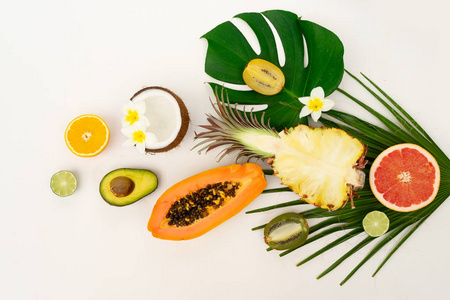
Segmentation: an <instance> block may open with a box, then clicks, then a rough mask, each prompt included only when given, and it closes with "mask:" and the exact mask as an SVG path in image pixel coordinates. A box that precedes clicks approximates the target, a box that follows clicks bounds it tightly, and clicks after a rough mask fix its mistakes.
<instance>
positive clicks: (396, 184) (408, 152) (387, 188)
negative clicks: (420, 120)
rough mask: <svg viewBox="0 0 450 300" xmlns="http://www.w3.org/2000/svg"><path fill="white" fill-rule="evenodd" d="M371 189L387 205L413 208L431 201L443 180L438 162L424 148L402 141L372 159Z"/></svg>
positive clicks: (395, 208)
mask: <svg viewBox="0 0 450 300" xmlns="http://www.w3.org/2000/svg"><path fill="white" fill-rule="evenodd" d="M369 181H370V188H371V189H372V192H373V194H374V195H375V197H376V198H377V199H378V200H379V201H380V202H381V203H382V204H383V205H385V206H386V207H388V208H390V209H393V210H396V211H404V212H407V211H413V210H417V209H419V208H422V207H425V206H426V205H428V204H430V203H431V201H433V199H434V198H435V197H436V194H437V192H438V188H439V182H440V172H439V165H438V163H437V162H436V160H435V159H434V157H433V156H432V155H431V154H430V153H429V152H428V151H426V150H425V149H423V148H422V147H420V146H418V145H414V144H399V145H395V146H392V147H390V148H388V149H386V150H384V151H383V152H382V153H381V154H380V155H379V156H378V157H377V158H376V159H375V161H374V162H373V164H372V167H371V168H370V174H369Z"/></svg>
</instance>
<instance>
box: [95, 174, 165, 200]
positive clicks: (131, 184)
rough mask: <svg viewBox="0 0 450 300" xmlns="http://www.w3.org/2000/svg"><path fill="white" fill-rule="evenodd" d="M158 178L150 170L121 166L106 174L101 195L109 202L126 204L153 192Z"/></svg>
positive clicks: (101, 184) (101, 183) (102, 181)
mask: <svg viewBox="0 0 450 300" xmlns="http://www.w3.org/2000/svg"><path fill="white" fill-rule="evenodd" d="M157 186H158V178H157V176H156V175H155V173H153V172H152V171H150V170H144V169H130V168H121V169H116V170H113V171H111V172H109V173H108V174H106V175H105V176H104V177H103V179H102V180H101V182H100V188H99V189H100V195H101V196H102V198H103V199H104V200H105V201H106V202H107V203H109V204H111V205H114V206H125V205H129V204H132V203H134V202H136V201H138V200H139V199H142V198H143V197H145V196H147V195H148V194H150V193H152V192H153V191H154V190H155V189H156V187H157Z"/></svg>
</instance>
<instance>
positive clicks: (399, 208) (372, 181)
mask: <svg viewBox="0 0 450 300" xmlns="http://www.w3.org/2000/svg"><path fill="white" fill-rule="evenodd" d="M406 148H410V149H414V150H417V151H419V152H420V154H422V155H423V156H424V157H425V158H426V159H427V160H428V162H430V163H431V165H432V166H433V167H434V169H435V178H434V183H433V187H432V188H433V192H432V194H431V195H430V196H429V197H428V198H427V199H426V200H424V201H422V202H421V203H419V204H411V205H410V206H398V205H396V204H394V203H392V202H389V201H388V200H386V199H385V198H384V195H383V193H380V192H379V191H378V189H377V187H376V184H375V172H376V171H377V169H378V167H379V166H380V164H381V162H382V160H383V159H384V158H385V157H386V156H387V155H388V154H390V153H392V152H394V151H396V150H402V149H406ZM369 183H370V188H371V190H372V193H373V194H374V196H375V197H376V198H377V199H378V201H380V202H381V204H383V205H384V206H386V207H387V208H389V209H392V210H395V211H398V212H410V211H415V210H418V209H421V208H423V207H425V206H427V205H428V204H430V203H431V202H432V201H433V200H434V198H435V197H436V194H437V192H438V189H439V183H440V171H439V165H438V163H437V161H436V159H435V158H434V157H433V156H432V155H431V154H430V153H429V152H428V151H427V150H425V149H424V148H422V147H420V146H418V145H416V144H410V143H405V144H398V145H395V146H392V147H389V148H387V149H386V150H384V151H383V152H382V153H380V154H379V155H378V157H377V158H376V159H375V160H374V162H373V164H372V166H371V168H370V172H369Z"/></svg>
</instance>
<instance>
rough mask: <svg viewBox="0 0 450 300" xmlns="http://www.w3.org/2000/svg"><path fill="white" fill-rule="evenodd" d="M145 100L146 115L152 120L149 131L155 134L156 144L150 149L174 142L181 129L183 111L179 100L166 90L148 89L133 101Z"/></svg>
mask: <svg viewBox="0 0 450 300" xmlns="http://www.w3.org/2000/svg"><path fill="white" fill-rule="evenodd" d="M142 100H143V101H145V105H146V110H145V116H146V117H147V119H148V120H149V121H150V126H149V127H148V131H149V132H151V133H153V134H155V136H156V138H157V140H158V141H157V142H156V144H154V145H153V146H152V147H151V148H150V149H161V148H164V147H167V146H168V145H170V143H172V142H173V141H174V140H175V139H176V137H177V135H178V132H179V131H180V129H181V111H180V107H179V105H178V102H177V100H176V99H175V98H174V97H173V96H172V95H171V94H169V93H167V92H166V91H163V90H160V89H148V90H146V91H144V92H142V93H140V94H139V95H137V96H136V97H134V99H133V101H136V102H137V101H142Z"/></svg>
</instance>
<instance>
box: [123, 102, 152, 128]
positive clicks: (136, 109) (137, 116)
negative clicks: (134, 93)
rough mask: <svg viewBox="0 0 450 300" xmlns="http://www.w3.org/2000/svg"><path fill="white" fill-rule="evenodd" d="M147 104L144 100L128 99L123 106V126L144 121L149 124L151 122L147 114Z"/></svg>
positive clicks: (146, 124)
mask: <svg viewBox="0 0 450 300" xmlns="http://www.w3.org/2000/svg"><path fill="white" fill-rule="evenodd" d="M145 109H146V105H145V102H144V101H128V103H127V104H125V105H124V106H123V112H124V114H125V115H124V117H123V119H122V127H127V126H131V125H133V124H134V123H135V122H138V121H143V122H144V123H145V126H149V125H150V122H149V121H148V119H147V117H145V116H144V114H145Z"/></svg>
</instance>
